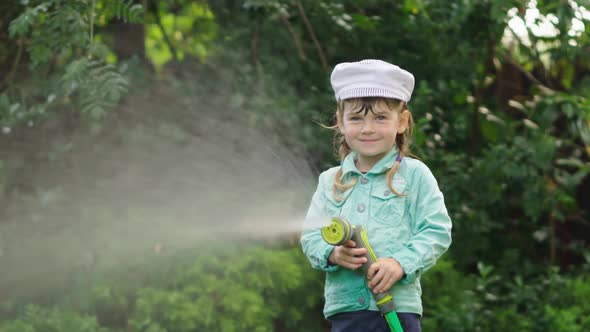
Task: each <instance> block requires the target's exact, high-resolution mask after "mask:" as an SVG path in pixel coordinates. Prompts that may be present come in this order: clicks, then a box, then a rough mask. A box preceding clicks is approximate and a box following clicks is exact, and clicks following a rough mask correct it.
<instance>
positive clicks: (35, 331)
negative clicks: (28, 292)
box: [0, 305, 109, 332]
mask: <svg viewBox="0 0 590 332" xmlns="http://www.w3.org/2000/svg"><path fill="white" fill-rule="evenodd" d="M0 331H2V332H71V331H79V332H108V331H109V330H108V329H105V328H102V327H99V326H98V324H97V323H96V318H95V317H92V316H87V315H81V314H78V313H73V312H66V311H61V310H58V309H43V308H40V307H37V306H34V305H31V306H28V307H27V308H26V310H25V312H24V313H23V315H22V316H21V317H20V318H18V319H16V320H14V321H12V322H8V323H6V324H0Z"/></svg>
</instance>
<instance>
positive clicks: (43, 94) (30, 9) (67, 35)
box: [0, 0, 143, 133]
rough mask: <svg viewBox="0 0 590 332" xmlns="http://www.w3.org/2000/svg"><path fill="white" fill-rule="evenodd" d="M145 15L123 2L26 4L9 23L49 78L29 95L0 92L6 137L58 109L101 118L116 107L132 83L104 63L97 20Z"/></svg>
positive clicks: (49, 0) (37, 68) (38, 68)
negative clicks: (22, 125) (129, 83)
mask: <svg viewBox="0 0 590 332" xmlns="http://www.w3.org/2000/svg"><path fill="white" fill-rule="evenodd" d="M24 3H25V5H26V4H27V3H28V1H27V2H24ZM97 8H98V9H100V10H102V11H101V12H97ZM142 15H143V9H142V7H141V5H138V4H133V3H132V1H125V0H117V1H108V2H106V4H105V5H103V4H102V3H99V6H96V1H92V2H91V3H88V2H85V1H84V2H81V1H57V0H47V1H40V2H38V4H36V5H34V3H31V4H30V5H26V8H25V9H24V11H23V12H22V13H21V14H20V15H19V16H18V17H16V18H15V19H14V20H13V21H12V22H11V23H10V26H9V35H10V37H11V38H13V39H15V40H19V43H20V44H21V45H23V44H26V49H27V52H28V54H29V57H30V61H31V63H30V66H31V69H32V70H35V71H36V72H38V73H40V72H44V73H45V77H44V79H43V80H40V82H38V83H36V86H34V88H30V87H29V91H27V92H28V93H27V94H25V93H23V91H22V90H20V89H18V87H14V88H13V89H12V90H8V91H7V92H4V93H0V125H1V126H3V128H4V131H5V133H9V132H10V128H11V127H14V126H17V125H20V124H22V123H28V124H29V126H32V125H33V124H34V123H35V122H40V121H41V120H42V119H43V118H46V117H47V115H48V113H50V112H51V109H55V108H59V107H68V108H71V109H74V110H76V109H77V110H78V111H79V112H81V113H83V114H88V115H90V116H91V117H92V118H99V117H101V116H102V115H103V114H104V112H105V111H106V110H108V109H110V108H112V107H114V106H116V105H117V104H118V102H119V100H120V99H121V98H122V96H123V95H125V93H126V92H127V86H128V80H127V79H126V78H125V77H124V76H123V74H124V73H123V72H124V70H122V68H118V67H116V66H113V65H111V64H108V63H107V62H106V58H107V55H108V48H107V47H106V46H105V45H104V44H102V43H100V42H99V41H97V40H95V38H94V37H95V36H94V28H95V25H96V23H95V16H101V17H103V19H109V18H110V17H117V18H120V19H123V20H124V21H128V22H140V20H141V17H142ZM21 47H22V46H21ZM16 65H18V63H16ZM44 80H48V82H47V83H42V82H43V81H44ZM39 99H41V102H39V101H38V100H39Z"/></svg>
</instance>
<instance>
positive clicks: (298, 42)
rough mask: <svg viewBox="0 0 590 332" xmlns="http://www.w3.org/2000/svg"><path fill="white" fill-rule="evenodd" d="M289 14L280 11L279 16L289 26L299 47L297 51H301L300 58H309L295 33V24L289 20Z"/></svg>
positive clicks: (292, 36)
mask: <svg viewBox="0 0 590 332" xmlns="http://www.w3.org/2000/svg"><path fill="white" fill-rule="evenodd" d="M287 16H288V15H287V14H285V13H279V17H280V19H281V22H283V24H284V25H285V26H286V27H287V30H288V31H289V33H290V34H291V38H292V39H293V42H294V43H295V47H296V48H297V52H298V53H299V58H301V60H304V61H305V60H307V59H306V57H305V52H304V51H303V47H301V42H300V41H299V37H297V34H296V33H295V29H293V26H292V25H291V23H290V22H289V19H288V17H287Z"/></svg>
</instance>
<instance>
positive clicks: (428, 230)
mask: <svg viewBox="0 0 590 332" xmlns="http://www.w3.org/2000/svg"><path fill="white" fill-rule="evenodd" d="M411 185H412V188H413V190H412V191H411V192H410V195H411V196H410V197H408V198H409V199H410V207H409V214H410V218H411V222H412V233H413V234H414V235H413V236H412V237H411V238H410V240H409V241H408V242H407V243H406V245H405V246H404V247H402V249H401V250H399V251H398V252H396V253H395V254H393V258H395V259H396V260H397V261H398V262H399V263H400V265H401V266H402V268H403V269H404V272H405V274H406V275H405V276H404V277H403V278H402V280H401V281H400V282H401V283H412V282H414V280H415V279H416V278H417V277H418V276H419V275H420V274H421V273H422V272H424V271H425V270H428V269H429V268H431V267H432V266H434V264H435V263H436V260H437V259H438V258H439V257H440V256H441V255H442V254H443V253H444V252H445V251H446V250H447V249H448V248H449V246H450V245H451V228H452V223H451V218H450V217H449V214H448V212H447V208H446V207H445V203H444V197H443V194H442V192H441V191H440V189H439V188H438V184H437V182H436V179H435V178H434V175H432V172H431V171H430V170H429V169H428V167H426V165H424V164H422V163H420V164H419V166H418V167H417V168H416V170H415V173H414V174H413V176H412V184H411Z"/></svg>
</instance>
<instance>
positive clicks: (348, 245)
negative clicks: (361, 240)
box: [344, 240, 356, 248]
mask: <svg viewBox="0 0 590 332" xmlns="http://www.w3.org/2000/svg"><path fill="white" fill-rule="evenodd" d="M344 246H345V247H349V248H354V247H356V243H355V242H354V241H353V240H348V241H346V242H345V243H344Z"/></svg>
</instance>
